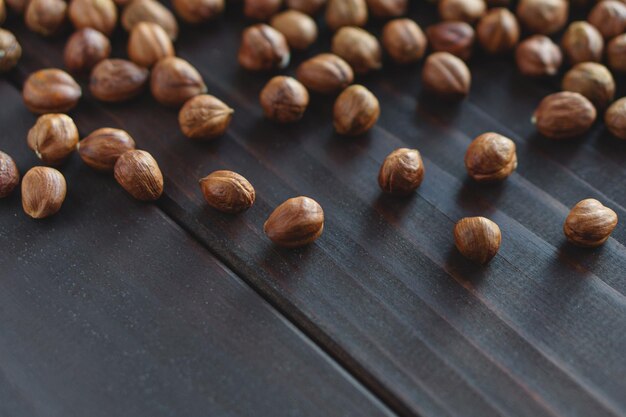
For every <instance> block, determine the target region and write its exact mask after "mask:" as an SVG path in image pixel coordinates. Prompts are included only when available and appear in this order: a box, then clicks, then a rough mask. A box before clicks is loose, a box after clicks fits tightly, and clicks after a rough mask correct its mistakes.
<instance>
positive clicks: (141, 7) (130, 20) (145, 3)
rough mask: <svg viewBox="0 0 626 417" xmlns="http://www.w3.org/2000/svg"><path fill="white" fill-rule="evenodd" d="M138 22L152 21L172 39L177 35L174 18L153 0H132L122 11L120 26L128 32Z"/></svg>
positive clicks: (166, 9)
mask: <svg viewBox="0 0 626 417" xmlns="http://www.w3.org/2000/svg"><path fill="white" fill-rule="evenodd" d="M139 22H152V23H156V24H157V25H159V26H161V27H162V28H163V29H164V30H165V32H167V34H168V35H169V37H170V39H171V40H172V41H175V40H176V37H177V36H178V23H176V18H175V17H174V15H173V14H172V12H170V11H169V9H168V8H167V7H165V6H163V5H162V4H161V3H159V2H158V1H155V0H132V1H131V2H130V3H129V4H128V5H127V6H126V7H124V12H123V13H122V26H124V29H126V30H127V31H128V32H130V31H131V30H132V28H133V27H134V26H135V25H136V24H137V23H139Z"/></svg>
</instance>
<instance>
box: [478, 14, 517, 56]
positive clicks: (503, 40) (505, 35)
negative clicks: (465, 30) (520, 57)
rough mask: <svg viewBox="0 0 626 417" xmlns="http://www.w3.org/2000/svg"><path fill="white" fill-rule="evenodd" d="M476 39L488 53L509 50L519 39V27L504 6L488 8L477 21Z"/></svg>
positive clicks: (512, 15) (499, 52) (513, 16)
mask: <svg viewBox="0 0 626 417" xmlns="http://www.w3.org/2000/svg"><path fill="white" fill-rule="evenodd" d="M476 34H477V35H478V41H479V42H480V44H481V46H482V47H483V49H484V50H485V51H486V52H487V53H490V54H501V53H504V52H509V51H511V50H512V49H513V48H515V45H517V42H518V41H519V36H520V28H519V24H518V23H517V19H516V18H515V15H514V14H513V13H511V12H510V11H509V9H505V8H504V7H497V8H495V9H491V10H489V12H488V13H487V14H486V15H485V16H483V17H482V18H481V19H480V21H479V22H478V27H477V28H476Z"/></svg>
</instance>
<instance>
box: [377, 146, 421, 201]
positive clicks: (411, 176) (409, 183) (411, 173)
mask: <svg viewBox="0 0 626 417" xmlns="http://www.w3.org/2000/svg"><path fill="white" fill-rule="evenodd" d="M423 179H424V163H423V162H422V156H421V155H420V153H419V151H418V150H417V149H407V148H400V149H396V150H395V151H393V152H391V153H390V154H389V155H387V157H386V158H385V160H384V161H383V164H382V165H381V167H380V171H379V172H378V185H379V186H380V188H381V190H383V191H384V192H386V193H388V194H394V195H400V196H403V195H408V194H411V193H413V192H414V191H415V190H417V188H418V187H419V186H420V185H421V184H422V180H423Z"/></svg>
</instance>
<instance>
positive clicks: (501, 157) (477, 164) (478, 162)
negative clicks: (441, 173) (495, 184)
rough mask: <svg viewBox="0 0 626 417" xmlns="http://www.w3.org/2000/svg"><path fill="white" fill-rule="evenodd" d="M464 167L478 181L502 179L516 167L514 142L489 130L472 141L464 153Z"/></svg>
mask: <svg viewBox="0 0 626 417" xmlns="http://www.w3.org/2000/svg"><path fill="white" fill-rule="evenodd" d="M465 168H466V169H467V173H468V174H469V176H470V177H472V178H473V179H474V180H475V181H478V182H491V181H502V180H504V179H506V178H508V176H509V175H511V174H512V173H513V171H515V169H516V168H517V154H516V153H515V142H513V141H512V140H511V139H509V138H507V137H505V136H502V135H499V134H497V133H493V132H489V133H483V134H482V135H480V136H478V137H477V138H476V139H474V140H473V141H472V143H471V144H470V146H469V147H468V148H467V152H466V153H465Z"/></svg>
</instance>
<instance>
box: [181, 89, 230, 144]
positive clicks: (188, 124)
mask: <svg viewBox="0 0 626 417" xmlns="http://www.w3.org/2000/svg"><path fill="white" fill-rule="evenodd" d="M234 112H235V111H234V110H233V109H231V108H230V107H228V106H227V105H226V104H225V103H224V102H222V101H221V100H219V99H218V98H216V97H213V96H210V95H208V94H200V95H197V96H195V97H192V98H190V99H189V100H187V102H186V103H185V104H184V105H183V107H182V108H181V109H180V112H179V113H178V123H179V124H180V130H181V131H182V132H183V134H184V135H185V136H187V137H188V138H190V139H207V140H208V139H215V138H217V137H219V136H222V135H223V134H224V132H226V129H228V126H229V125H230V121H231V119H232V118H233V113H234Z"/></svg>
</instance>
